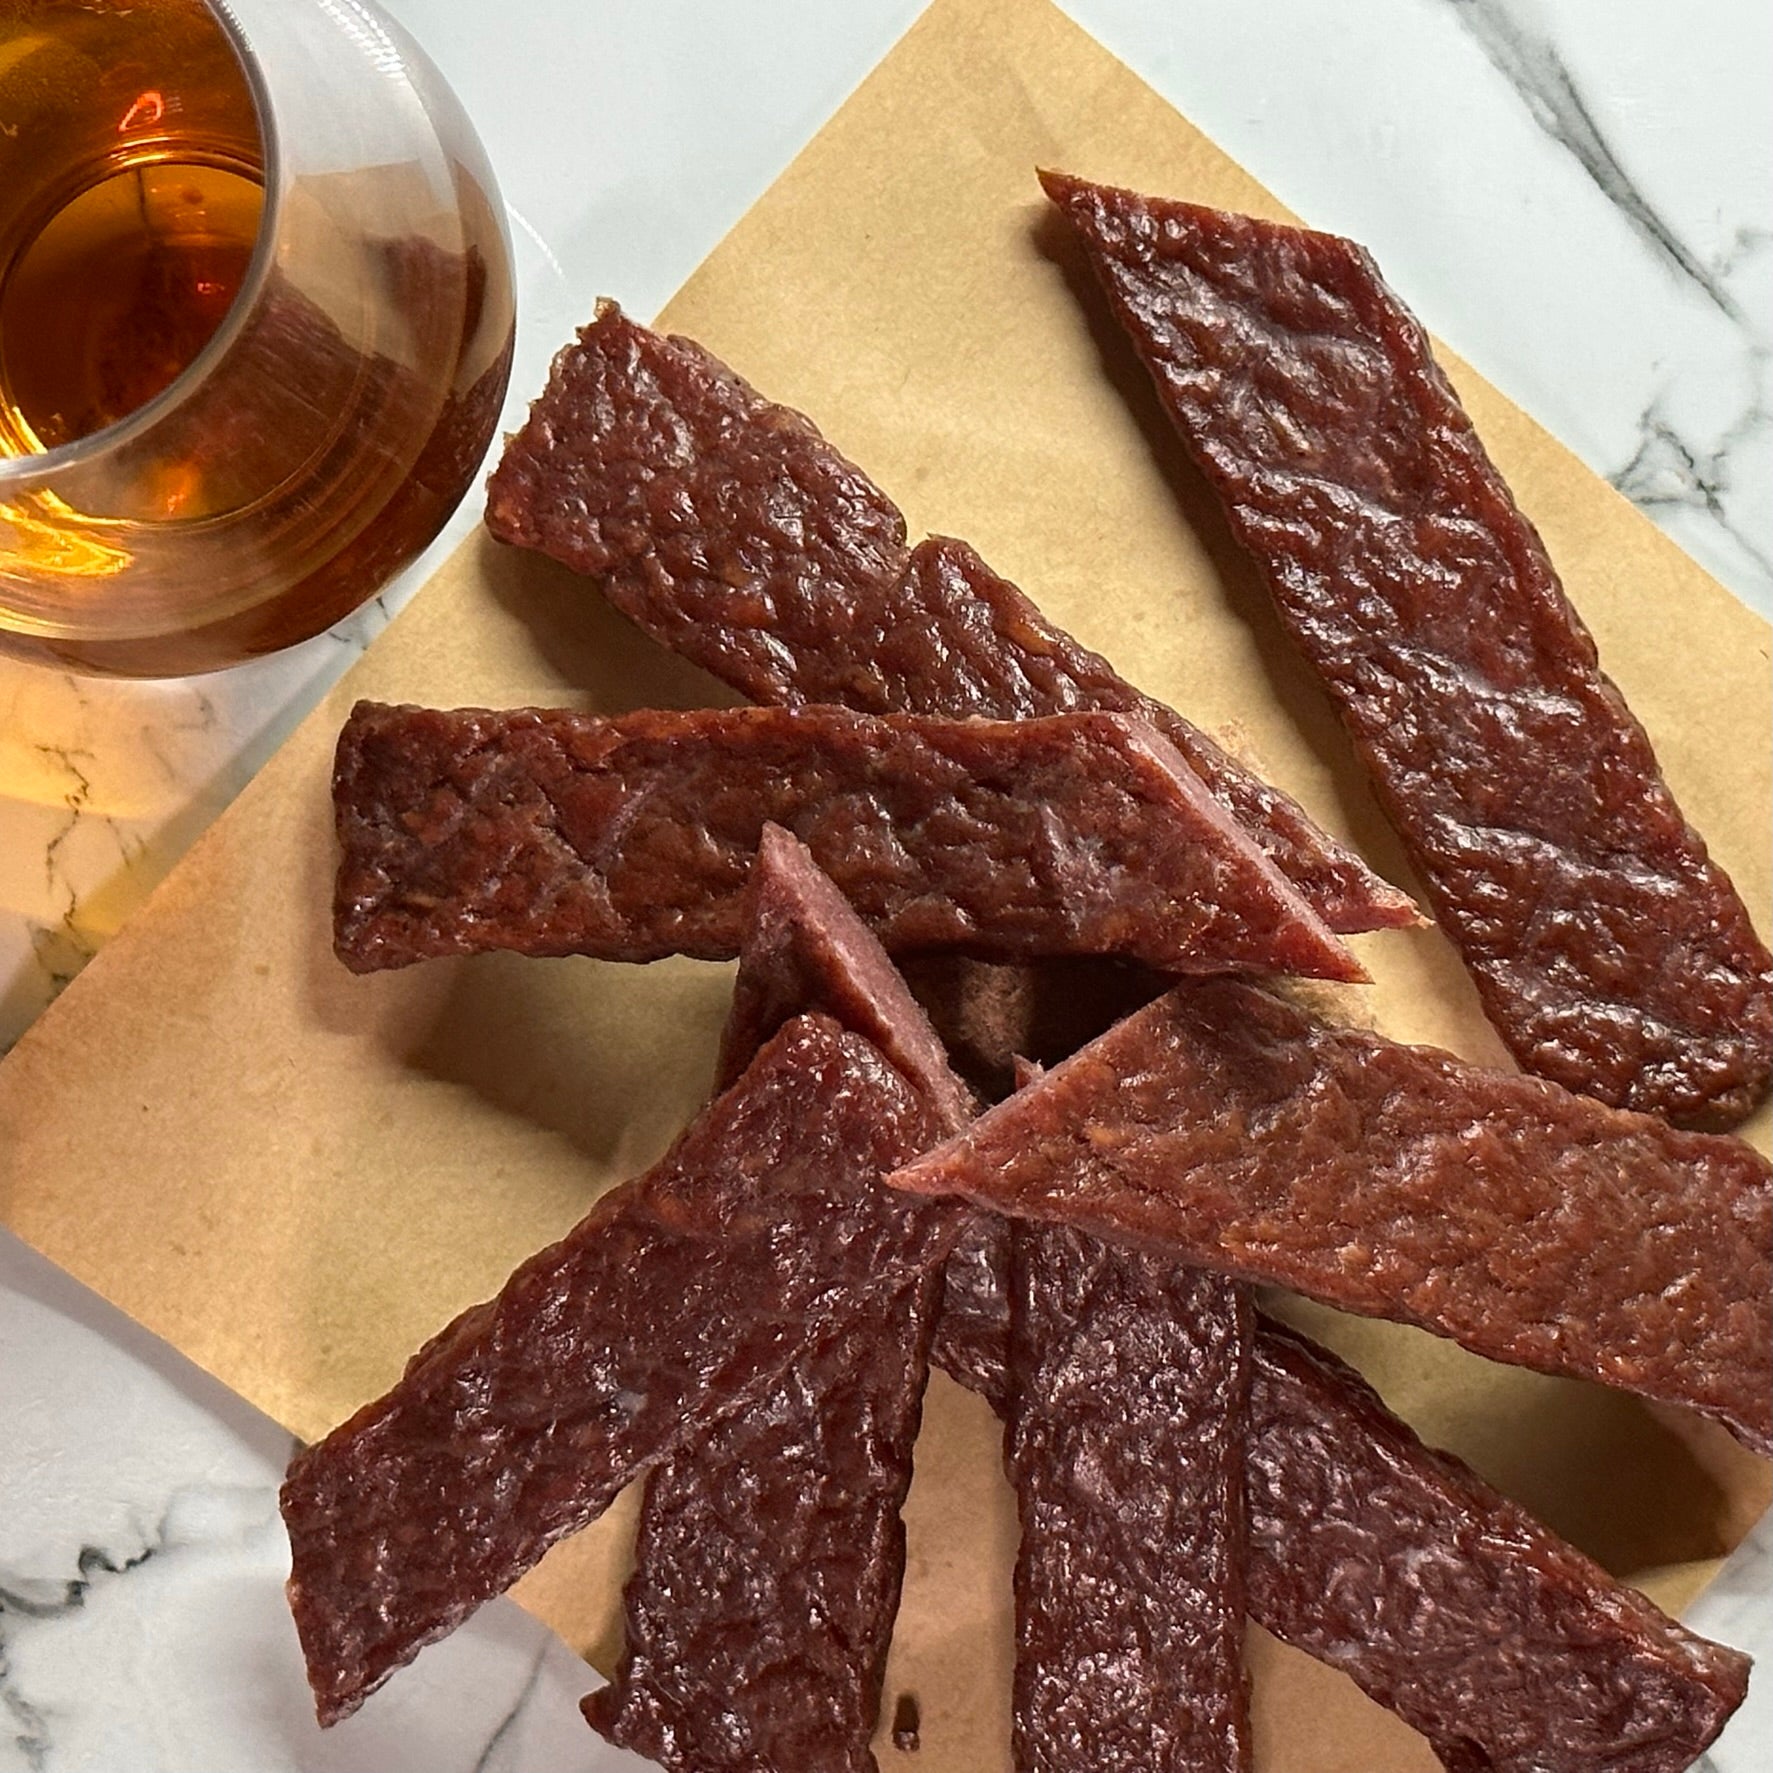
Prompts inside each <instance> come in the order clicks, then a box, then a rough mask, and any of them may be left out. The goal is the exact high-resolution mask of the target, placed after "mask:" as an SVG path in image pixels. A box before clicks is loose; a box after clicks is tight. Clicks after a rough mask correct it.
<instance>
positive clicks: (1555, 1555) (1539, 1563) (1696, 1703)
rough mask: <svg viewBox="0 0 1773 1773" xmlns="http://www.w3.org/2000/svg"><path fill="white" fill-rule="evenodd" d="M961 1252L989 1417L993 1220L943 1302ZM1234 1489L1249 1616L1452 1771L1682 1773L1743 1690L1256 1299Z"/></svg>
mask: <svg viewBox="0 0 1773 1773" xmlns="http://www.w3.org/2000/svg"><path fill="white" fill-rule="evenodd" d="M1071 1235H1076V1234H1071ZM963 1257H964V1258H965V1265H964V1268H963V1270H962V1272H964V1273H965V1275H966V1276H967V1277H968V1282H969V1285H968V1289H967V1294H966V1297H967V1302H968V1311H967V1316H966V1320H965V1321H966V1324H967V1328H968V1335H967V1337H966V1340H965V1342H964V1344H963V1345H962V1346H963V1347H964V1350H965V1354H966V1357H967V1358H966V1360H965V1362H964V1363H962V1364H959V1365H956V1364H953V1363H949V1364H947V1370H948V1371H949V1372H950V1373H952V1374H953V1375H954V1377H955V1378H957V1379H959V1380H960V1381H961V1383H962V1384H964V1385H970V1386H971V1387H972V1389H973V1390H975V1391H979V1392H982V1393H983V1394H984V1396H985V1397H986V1398H988V1399H989V1400H990V1401H991V1403H992V1406H993V1408H995V1409H996V1410H997V1412H998V1414H999V1415H1003V1414H1005V1413H1006V1412H1007V1410H1008V1408H1009V1399H1010V1389H1009V1334H1010V1299H1009V1234H1008V1226H1007V1222H1006V1221H1004V1220H1001V1219H992V1218H986V1217H981V1218H980V1219H979V1220H978V1221H977V1222H976V1224H975V1226H974V1228H973V1229H972V1230H970V1231H969V1232H968V1234H967V1235H966V1236H965V1237H964V1238H963V1239H962V1241H961V1243H960V1244H958V1245H957V1246H956V1248H955V1251H954V1254H953V1255H952V1256H950V1257H949V1259H948V1275H949V1283H948V1284H949V1293H950V1296H951V1297H952V1295H953V1291H954V1280H953V1276H954V1274H955V1272H956V1268H957V1265H960V1264H961V1263H962V1261H963ZM1244 1484H1245V1501H1246V1506H1247V1514H1248V1522H1249V1563H1248V1597H1247V1599H1248V1606H1249V1612H1250V1617H1251V1618H1252V1619H1253V1620H1255V1621H1256V1623H1257V1624H1258V1625H1260V1626H1262V1627H1264V1628H1265V1629H1266V1630H1268V1631H1270V1632H1272V1633H1273V1634H1274V1635H1275V1636H1276V1637H1277V1638H1279V1639H1280V1640H1281V1641H1282V1642H1283V1643H1287V1644H1291V1645H1293V1646H1294V1647H1295V1648H1296V1649H1300V1650H1304V1651H1306V1652H1308V1653H1309V1654H1310V1655H1313V1656H1316V1657H1317V1658H1319V1659H1320V1660H1321V1661H1324V1662H1327V1663H1329V1664H1330V1665H1331V1666H1332V1667H1335V1668H1339V1669H1341V1670H1342V1671H1343V1672H1344V1673H1345V1674H1347V1675H1349V1676H1350V1677H1351V1678H1352V1679H1353V1680H1354V1681H1355V1682H1356V1683H1357V1684H1358V1685H1359V1686H1360V1687H1361V1688H1362V1689H1363V1690H1364V1691H1365V1692H1366V1693H1367V1694H1369V1695H1370V1696H1371V1697H1372V1698H1374V1699H1376V1700H1377V1701H1379V1703H1380V1704H1382V1705H1385V1706H1387V1707H1389V1708H1390V1709H1391V1710H1393V1711H1395V1712H1396V1713H1397V1714H1398V1716H1400V1717H1401V1718H1403V1719H1404V1720H1405V1721H1406V1722H1407V1723H1409V1724H1412V1725H1413V1726H1414V1727H1415V1728H1416V1729H1418V1730H1420V1731H1422V1733H1423V1734H1424V1735H1425V1736H1427V1737H1428V1738H1429V1740H1430V1741H1431V1742H1432V1743H1434V1745H1435V1747H1436V1750H1437V1752H1438V1753H1439V1754H1440V1755H1441V1757H1442V1759H1443V1760H1444V1761H1445V1762H1446V1764H1447V1766H1448V1767H1449V1768H1450V1769H1452V1770H1453V1773H1593V1769H1595V1768H1597V1767H1606V1768H1609V1769H1613V1768H1617V1769H1618V1773H1681V1769H1683V1768H1685V1767H1687V1766H1688V1765H1689V1764H1690V1763H1691V1762H1692V1761H1693V1760H1694V1759H1696V1758H1697V1757H1698V1755H1699V1754H1700V1753H1701V1752H1702V1751H1703V1750H1704V1749H1705V1747H1706V1746H1707V1744H1709V1743H1710V1742H1711V1741H1712V1739H1713V1738H1714V1737H1715V1736H1716V1735H1717V1734H1718V1732H1719V1731H1720V1730H1721V1729H1722V1728H1723V1726H1724V1724H1725V1722H1726V1720H1727V1719H1728V1718H1729V1717H1730V1714H1731V1713H1732V1712H1734V1711H1735V1710H1736V1708H1737V1706H1738V1705H1740V1704H1741V1702H1742V1698H1743V1694H1744V1692H1745V1690H1746V1687H1747V1680H1748V1659H1747V1658H1746V1657H1745V1656H1743V1655H1741V1654H1740V1653H1739V1652H1737V1651H1735V1650H1731V1649H1727V1648H1725V1647H1724V1646H1723V1645H1720V1644H1713V1643H1710V1642H1708V1641H1707V1640H1706V1639H1704V1638H1700V1637H1695V1636H1694V1635H1693V1634H1692V1633H1691V1632H1688V1631H1685V1630H1683V1629H1682V1627H1681V1626H1679V1625H1677V1624H1676V1623H1675V1622H1674V1621H1673V1620H1672V1619H1670V1618H1668V1616H1667V1615H1666V1614H1664V1613H1663V1612H1661V1611H1660V1609H1658V1608H1657V1607H1656V1606H1655V1605H1654V1604H1653V1603H1652V1602H1650V1601H1649V1600H1647V1599H1646V1598H1645V1597H1644V1596H1643V1595H1641V1594H1639V1593H1638V1592H1637V1590H1636V1589H1633V1588H1628V1587H1626V1586H1625V1585H1624V1584H1622V1583H1619V1582H1616V1581H1614V1580H1613V1578H1612V1577H1610V1576H1609V1575H1607V1573H1606V1572H1605V1571H1604V1570H1601V1569H1599V1568H1598V1567H1597V1566H1596V1565H1594V1564H1593V1563H1591V1562H1590V1561H1589V1560H1588V1559H1587V1558H1585V1557H1583V1556H1582V1554H1581V1553H1580V1552H1578V1551H1577V1550H1575V1548H1574V1547H1572V1546H1569V1545H1566V1544H1565V1543H1564V1542H1563V1541H1562V1540H1561V1539H1559V1538H1558V1537H1557V1535H1556V1534H1554V1533H1552V1532H1551V1531H1549V1530H1548V1529H1547V1528H1545V1527H1542V1526H1541V1525H1539V1523H1538V1522H1537V1521H1535V1520H1534V1519H1533V1518H1532V1517H1531V1516H1530V1515H1529V1514H1528V1513H1527V1512H1526V1511H1525V1510H1524V1509H1522V1508H1519V1507H1517V1506H1516V1505H1515V1504H1514V1503H1512V1502H1510V1501H1509V1500H1508V1499H1507V1498H1506V1497H1504V1496H1502V1495H1500V1494H1498V1493H1497V1491H1495V1490H1494V1489H1492V1488H1491V1486H1490V1485H1488V1484H1486V1483H1485V1482H1484V1481H1483V1480H1482V1479H1481V1478H1480V1477H1478V1476H1477V1475H1476V1474H1475V1473H1474V1472H1473V1471H1471V1470H1470V1469H1469V1468H1468V1467H1467V1466H1466V1465H1464V1464H1463V1463H1462V1462H1461V1461H1459V1460H1458V1459H1455V1458H1454V1457H1453V1456H1452V1455H1451V1454H1449V1453H1441V1452H1436V1451H1435V1450H1433V1449H1432V1448H1429V1447H1425V1446H1424V1445H1423V1444H1422V1442H1421V1441H1420V1440H1419V1439H1418V1438H1417V1436H1416V1435H1415V1433H1414V1432H1413V1431H1412V1430H1411V1429H1410V1428H1409V1427H1407V1426H1406V1425H1405V1424H1404V1423H1403V1422H1401V1421H1399V1420H1398V1418H1397V1417H1396V1416H1394V1415H1392V1413H1391V1412H1390V1411H1389V1410H1387V1409H1386V1408H1385V1406H1384V1405H1383V1404H1382V1403H1381V1402H1380V1401H1379V1398H1378V1397H1377V1395H1376V1394H1375V1393H1374V1392H1373V1390H1372V1388H1371V1387H1370V1386H1368V1385H1367V1384H1366V1382H1365V1381H1364V1380H1362V1379H1361V1377H1360V1376H1359V1375H1358V1374H1357V1373H1355V1372H1354V1371H1353V1369H1352V1368H1350V1367H1347V1366H1345V1365H1344V1364H1343V1363H1342V1362H1341V1361H1339V1360H1337V1359H1336V1357H1335V1356H1334V1355H1332V1354H1330V1353H1329V1352H1328V1351H1327V1350H1325V1349H1323V1348H1320V1347H1318V1346H1317V1345H1316V1344H1314V1343H1312V1342H1309V1341H1307V1340H1306V1338H1304V1337H1303V1336H1300V1335H1298V1334H1296V1333H1295V1332H1294V1331H1292V1330H1288V1329H1285V1328H1283V1327H1282V1326H1281V1325H1279V1324H1277V1323H1275V1322H1273V1320H1271V1319H1267V1318H1264V1317H1263V1316H1261V1314H1260V1313H1258V1314H1257V1317H1256V1331H1255V1337H1254V1341H1253V1343H1252V1360H1251V1368H1250V1408H1249V1422H1248V1450H1247V1457H1246V1463H1245V1467H1244Z"/></svg>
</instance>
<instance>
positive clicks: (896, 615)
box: [486, 302, 1414, 932]
mask: <svg viewBox="0 0 1773 1773" xmlns="http://www.w3.org/2000/svg"><path fill="white" fill-rule="evenodd" d="M486 521H487V526H488V528H489V529H491V531H492V533H493V534H494V535H496V536H498V537H499V538H500V539H501V540H502V541H506V542H513V543H517V544H519V545H521V546H524V547H530V548H537V549H540V550H541V551H542V552H543V553H546V554H550V555H552V556H553V557H554V558H555V559H556V560H561V561H564V562H565V563H566V564H567V565H568V566H570V567H573V568H575V569H576V570H577V571H579V572H583V573H590V574H592V575H593V576H595V577H596V578H597V579H598V580H599V581H600V586H601V589H602V590H603V592H604V594H605V595H606V596H607V597H608V598H609V600H610V601H611V602H612V603H613V604H614V605H615V606H616V608H617V609H619V610H621V611H622V613H623V614H624V615H626V616H628V617H629V618H630V619H631V620H632V621H634V622H635V623H637V624H638V625H639V626H640V627H641V628H643V629H645V630H646V632H647V633H648V634H650V635H652V636H653V638H654V639H656V640H659V641H661V642H663V643H664V644H665V645H666V646H669V647H672V648H674V649H675V650H676V651H678V652H680V653H682V654H683V655H684V656H685V657H686V658H689V659H692V660H694V661H695V662H696V663H697V664H698V665H701V666H702V667H703V668H704V669H706V670H708V671H711V672H712V673H713V674H714V675H715V676H717V677H720V678H722V679H724V680H725V681H726V682H727V683H729V684H731V685H732V686H733V688H735V689H737V690H738V691H739V692H740V693H741V694H742V695H745V696H748V697H750V699H751V700H752V701H755V702H766V703H773V704H777V705H789V706H793V705H799V704H802V703H807V702H832V703H840V704H842V705H844V706H846V707H850V708H855V709H857V710H859V711H860V712H862V713H865V714H891V713H909V714H946V715H956V716H965V715H979V716H983V717H986V718H990V719H997V720H1015V719H1026V718H1028V717H1030V716H1035V715H1043V714H1062V713H1066V712H1068V711H1070V710H1072V709H1086V708H1087V709H1102V710H1106V711H1110V712H1123V713H1134V714H1139V715H1141V716H1142V717H1144V718H1146V719H1148V720H1150V721H1151V723H1152V724H1153V725H1154V726H1156V727H1157V728H1158V730H1159V731H1160V732H1162V733H1163V734H1164V735H1165V737H1166V738H1168V739H1169V740H1170V742H1171V743H1172V744H1173V745H1175V747H1176V749H1177V750H1178V751H1179V752H1180V753H1181V754H1182V756H1183V757H1184V758H1185V759H1186V760H1187V762H1188V764H1189V766H1190V767H1191V768H1192V769H1194V770H1195V771H1197V772H1198V773H1199V774H1200V776H1201V778H1202V780H1203V781H1205V782H1206V784H1207V786H1208V787H1209V788H1210V789H1211V790H1212V792H1213V793H1214V794H1215V795H1216V796H1217V797H1218V798H1219V800H1220V801H1221V802H1222V803H1223V804H1224V805H1225V806H1226V807H1227V808H1228V809H1229V810H1230V811H1231V813H1232V814H1233V815H1234V816H1235V817H1236V818H1237V819H1238V821H1239V822H1240V823H1241V824H1242V825H1243V826H1244V827H1245V829H1246V830H1247V831H1248V832H1249V833H1250V835H1251V836H1252V837H1253V838H1254V839H1255V840H1256V842H1257V843H1258V844H1260V845H1261V847H1262V848H1263V849H1264V850H1265V851H1266V852H1267V853H1268V855H1269V856H1270V857H1271V859H1272V860H1273V861H1274V863H1275V865H1276V866H1277V867H1278V868H1279V869H1280V870H1281V872H1282V873H1283V874H1285V875H1286V876H1287V877H1288V878H1289V879H1290V880H1292V881H1293V883H1294V884H1295V885H1296V886H1297V887H1298V889H1299V891H1300V892H1301V893H1302V894H1303V895H1304V897H1305V899H1306V900H1307V901H1308V902H1309V903H1310V904H1311V905H1312V907H1313V908H1314V909H1315V910H1316V911H1317V912H1318V913H1319V915H1320V916H1322V917H1323V918H1324V920H1325V922H1326V923H1328V925H1329V926H1330V928H1331V929H1335V930H1341V931H1344V932H1348V931H1354V930H1367V929H1382V928H1389V927H1391V926H1393V925H1398V924H1404V923H1408V922H1410V921H1411V919H1412V917H1413V915H1414V910H1413V907H1412V906H1411V905H1410V902H1409V900H1408V899H1406V898H1405V897H1404V895H1403V894H1401V893H1399V892H1397V891H1396V890H1395V889H1394V888H1392V887H1389V886H1387V885H1386V883H1385V882H1384V881H1382V880H1380V879H1379V878H1378V877H1377V876H1376V875H1374V874H1373V873H1372V872H1371V870H1369V869H1368V868H1367V867H1366V866H1365V864H1364V863H1362V862H1361V860H1360V858H1359V857H1358V856H1355V855H1354V854H1352V853H1351V852H1350V851H1348V850H1346V849H1344V848H1343V847H1342V846H1341V845H1340V844H1338V843H1336V842H1335V840H1334V839H1332V838H1330V837H1328V836H1326V835H1325V833H1323V832H1322V831H1320V830H1318V828H1317V827H1316V826H1315V825H1313V824H1312V822H1311V820H1310V819H1309V818H1307V817H1306V815H1305V813H1304V812H1303V810H1302V809H1301V808H1300V807H1298V806H1297V805H1296V804H1295V803H1294V802H1293V801H1291V800H1289V799H1288V798H1287V797H1286V796H1285V795H1284V794H1281V793H1280V792H1279V791H1278V790H1276V789H1274V788H1271V787H1269V786H1268V784H1267V783H1265V782H1262V781H1260V780H1259V779H1258V778H1256V777H1255V776H1253V775H1251V774H1250V773H1249V772H1248V771H1247V770H1245V769H1244V768H1243V767H1242V766H1241V765H1239V764H1238V763H1236V762H1235V761H1234V760H1233V759H1232V758H1230V757H1228V756H1226V754H1225V753H1224V752H1223V751H1221V750H1220V749H1219V747H1218V746H1217V745H1215V744H1214V743H1213V741H1212V740H1211V739H1209V738H1208V737H1207V736H1206V734H1204V733H1202V732H1201V731H1199V730H1198V729H1197V728H1195V727H1193V726H1191V725H1189V723H1188V722H1187V721H1185V720H1183V719H1182V717H1181V716H1180V715H1179V714H1175V713H1173V712H1172V711H1171V710H1169V709H1167V708H1164V707H1162V706H1161V705H1160V704H1158V703H1156V702H1153V701H1151V700H1150V698H1148V697H1145V696H1142V695H1140V694H1139V692H1138V691H1136V690H1134V689H1132V688H1131V687H1130V686H1129V685H1128V684H1126V683H1125V682H1124V681H1123V680H1122V679H1121V678H1120V677H1119V676H1118V675H1117V674H1116V673H1115V671H1114V670H1113V668H1112V667H1111V666H1109V665H1108V663H1107V662H1106V661H1105V660H1103V659H1101V658H1099V657H1098V656H1097V655H1096V654H1094V653H1092V652H1089V651H1088V650H1087V649H1085V648H1084V647H1081V646H1079V645H1078V643H1077V642H1076V641H1075V640H1073V639H1072V638H1071V636H1070V635H1068V634H1066V633H1065V632H1064V631H1063V630H1061V629H1059V628H1055V627H1054V626H1053V625H1052V623H1050V622H1048V621H1047V620H1046V619H1045V618H1044V617H1043V616H1042V615H1041V613H1040V611H1039V610H1038V609H1036V608H1035V606H1034V605H1033V604H1032V603H1030V602H1029V601H1028V599H1027V598H1026V597H1024V596H1023V595H1022V594H1021V592H1019V591H1018V590H1017V589H1016V588H1015V587H1014V586H1013V585H1011V584H1009V583H1008V582H1007V581H1005V580H1003V579H999V578H998V577H997V576H996V575H995V574H993V573H991V572H990V571H989V570H988V569H987V568H986V567H985V566H984V564H983V562H981V561H979V560H978V557H977V556H976V555H973V554H972V553H971V551H970V550H968V549H965V548H964V547H963V546H962V545H961V544H958V543H934V544H925V545H923V546H921V547H920V548H919V549H918V550H917V551H916V554H915V555H914V556H908V555H907V553H906V546H905V520H904V518H903V517H902V516H901V515H900V513H899V511H898V509H897V507H896V506H894V505H893V503H892V501H891V500H889V499H888V498H887V497H886V495H885V494H884V493H882V492H881V491H880V489H879V488H878V487H876V486H874V485H873V484H872V483H871V482H870V481H869V480H868V479H867V477H866V476H865V475H863V474H862V473H861V472H860V471H859V470H858V469H857V468H855V467H853V466H852V465H851V464H850V463H849V462H847V461H845V460H844V458H843V457H842V456H841V455H839V454H838V452H837V451H836V450H834V449H833V448H832V447H831V446H830V444H828V443H827V442H826V441H825V439H824V438H823V437H821V436H820V435H819V432H818V430H817V428H816V427H815V426H814V425H813V424H812V423H811V421H809V420H808V419H806V418H804V417H802V415H801V414H799V413H797V412H793V411H791V410H789V409H788V408H787V407H781V406H775V405H773V404H772V403H770V402H769V401H767V400H765V399H764V398H763V397H762V396H761V395H759V394H758V393H756V392H755V390H753V389H752V388H750V387H748V386H747V385H746V384H745V383H744V382H743V381H741V380H740V379H739V377H737V376H736V375H734V374H733V373H732V371H731V370H729V369H728V368H726V366H725V365H724V364H722V363H720V362H718V361H717V360H716V359H715V358H713V357H712V356H710V355H709V353H708V352H706V351H704V350H703V349H702V348H701V347H700V346H699V345H696V344H694V343H692V342H691V341H690V340H688V339H683V338H662V337H660V336H659V335H658V334H657V333H653V332H649V331H648V330H647V329H646V328H645V327H643V326H638V325H636V324H635V323H634V322H633V321H632V320H630V319H628V317H627V316H626V315H625V314H623V313H622V312H621V310H620V309H619V308H617V307H616V305H615V304H614V303H613V302H603V303H601V304H600V305H599V307H598V310H597V318H596V319H595V320H594V321H593V322H592V324H591V325H590V326H588V327H585V328H584V329H583V330H582V331H581V332H580V334H579V337H578V342H577V343H576V344H574V345H571V346H569V347H568V348H567V349H566V350H564V351H562V352H561V353H560V355H559V356H558V357H557V358H556V359H555V361H554V368H553V373H552V374H551V376H550V378H549V382H548V389H547V392H546V393H545V394H543V396H542V397H541V399H540V400H538V401H537V402H536V403H535V405H534V406H533V407H532V408H531V410H530V416H529V422H528V423H527V424H526V425H525V426H524V427H523V429H522V430H521V431H519V432H518V433H517V435H516V436H515V437H513V438H512V439H511V441H510V443H509V444H508V445H507V446H506V449H505V455H504V459H503V460H502V461H501V462H500V464H499V467H498V469H497V471H496V472H495V473H494V475H493V477H492V482H491V485H490V486H489V488H488V493H487V511H486Z"/></svg>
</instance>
